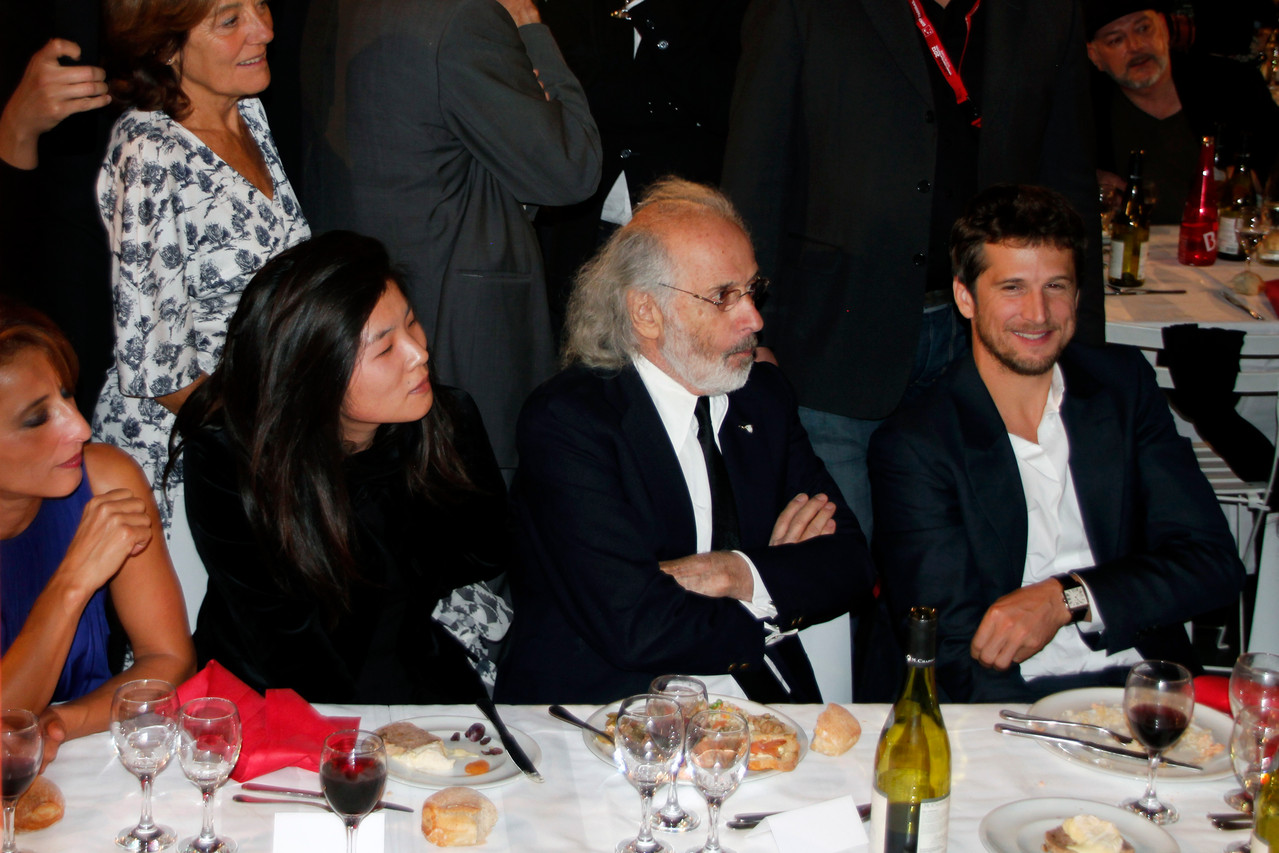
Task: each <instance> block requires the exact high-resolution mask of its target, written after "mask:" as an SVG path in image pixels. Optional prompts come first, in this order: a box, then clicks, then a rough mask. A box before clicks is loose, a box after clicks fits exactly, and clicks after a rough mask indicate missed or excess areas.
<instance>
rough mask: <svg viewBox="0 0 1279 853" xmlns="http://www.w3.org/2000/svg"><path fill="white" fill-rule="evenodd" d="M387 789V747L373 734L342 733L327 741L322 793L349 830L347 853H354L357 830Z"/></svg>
mask: <svg viewBox="0 0 1279 853" xmlns="http://www.w3.org/2000/svg"><path fill="white" fill-rule="evenodd" d="M385 788H386V746H385V745H384V744H383V743H382V738H380V737H378V736H377V735H375V734H373V732H365V731H360V730H359V729H343V730H342V731H339V732H334V733H333V734H331V735H329V736H328V737H327V738H325V740H324V751H323V752H322V753H321V754H320V790H321V791H323V792H324V799H326V800H327V801H328V803H329V808H331V809H333V811H334V813H335V814H337V816H338V817H340V818H342V823H343V824H345V826H346V853H355V830H356V829H358V828H359V826H360V821H361V820H363V819H364V816H365V815H367V814H368V813H369V812H371V811H373V807H374V806H376V805H377V803H378V800H380V799H382V791H383V789H385Z"/></svg>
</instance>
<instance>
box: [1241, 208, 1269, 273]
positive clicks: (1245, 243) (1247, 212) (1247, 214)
mask: <svg viewBox="0 0 1279 853" xmlns="http://www.w3.org/2000/svg"><path fill="white" fill-rule="evenodd" d="M1269 230H1270V229H1269V227H1268V226H1267V224H1266V216H1265V214H1264V213H1262V211H1261V208H1259V207H1244V208H1242V209H1241V210H1240V211H1239V225H1238V230H1237V231H1236V232H1235V233H1236V236H1237V237H1238V238H1239V251H1241V252H1243V256H1244V261H1245V264H1244V270H1245V271H1246V272H1252V259H1253V257H1254V256H1255V255H1256V254H1257V244H1258V243H1260V242H1261V238H1262V237H1264V236H1266V232H1267V231H1269Z"/></svg>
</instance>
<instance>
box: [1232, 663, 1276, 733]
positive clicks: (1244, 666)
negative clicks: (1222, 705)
mask: <svg viewBox="0 0 1279 853" xmlns="http://www.w3.org/2000/svg"><path fill="white" fill-rule="evenodd" d="M1246 707H1248V708H1256V707H1263V708H1279V655H1275V654H1270V653H1269V652H1248V653H1246V654H1242V655H1240V656H1239V659H1238V660H1237V661H1235V665H1234V667H1233V668H1232V669H1231V670H1230V713H1231V715H1232V716H1234V717H1236V718H1237V717H1238V716H1239V712H1240V711H1241V710H1242V709H1243V708H1246Z"/></svg>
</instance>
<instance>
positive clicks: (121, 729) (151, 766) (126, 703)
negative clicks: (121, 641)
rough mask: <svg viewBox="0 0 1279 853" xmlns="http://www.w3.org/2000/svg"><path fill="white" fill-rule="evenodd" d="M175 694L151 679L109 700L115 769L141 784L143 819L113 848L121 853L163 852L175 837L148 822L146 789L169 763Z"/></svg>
mask: <svg viewBox="0 0 1279 853" xmlns="http://www.w3.org/2000/svg"><path fill="white" fill-rule="evenodd" d="M177 717H178V694H177V692H176V691H175V689H174V687H173V685H172V684H170V683H169V682H167V681H161V680H159V679H156V678H143V679H139V680H138V681H129V682H126V683H124V684H122V685H120V687H119V688H118V689H117V690H116V691H115V696H113V697H112V698H111V739H112V740H113V741H114V743H115V748H116V752H117V753H119V755H120V763H121V764H123V765H124V766H125V768H126V769H128V771H129V772H130V773H132V774H133V775H134V776H137V777H138V780H139V781H140V782H141V783H142V817H141V818H140V819H139V820H138V825H137V826H134V827H125V828H124V829H122V830H120V834H119V835H117V836H116V838H115V843H116V844H117V845H119V846H120V847H123V848H124V849H126V850H131V851H147V853H151V851H158V850H163V849H164V848H165V847H168V846H169V845H170V844H172V843H173V842H174V841H175V840H176V839H177V836H176V835H174V833H173V829H172V827H168V826H161V825H160V824H158V823H156V822H155V821H154V820H152V819H151V784H152V782H154V781H155V777H156V775H157V774H159V773H160V772H161V771H163V770H164V768H166V767H168V766H169V760H170V759H172V758H173V747H174V743H175V742H176V740H177V730H178V721H177Z"/></svg>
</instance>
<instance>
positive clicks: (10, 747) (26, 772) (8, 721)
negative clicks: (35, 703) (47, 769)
mask: <svg viewBox="0 0 1279 853" xmlns="http://www.w3.org/2000/svg"><path fill="white" fill-rule="evenodd" d="M0 719H2V720H3V723H2V728H3V736H2V737H3V744H2V746H0V749H2V750H3V752H2V753H0V768H3V772H2V775H3V777H4V853H28V851H26V850H20V849H18V845H17V843H16V842H15V841H14V840H13V811H14V807H16V806H17V804H18V798H19V797H21V796H22V795H23V794H25V793H26V791H27V788H30V787H31V783H32V782H34V781H35V780H36V776H37V775H39V773H40V759H41V758H42V757H43V756H44V734H43V732H42V731H41V730H40V721H39V720H38V719H36V715H35V714H33V713H31V712H30V711H24V710H22V709H18V708H14V709H9V708H6V709H5V710H3V711H0Z"/></svg>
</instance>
